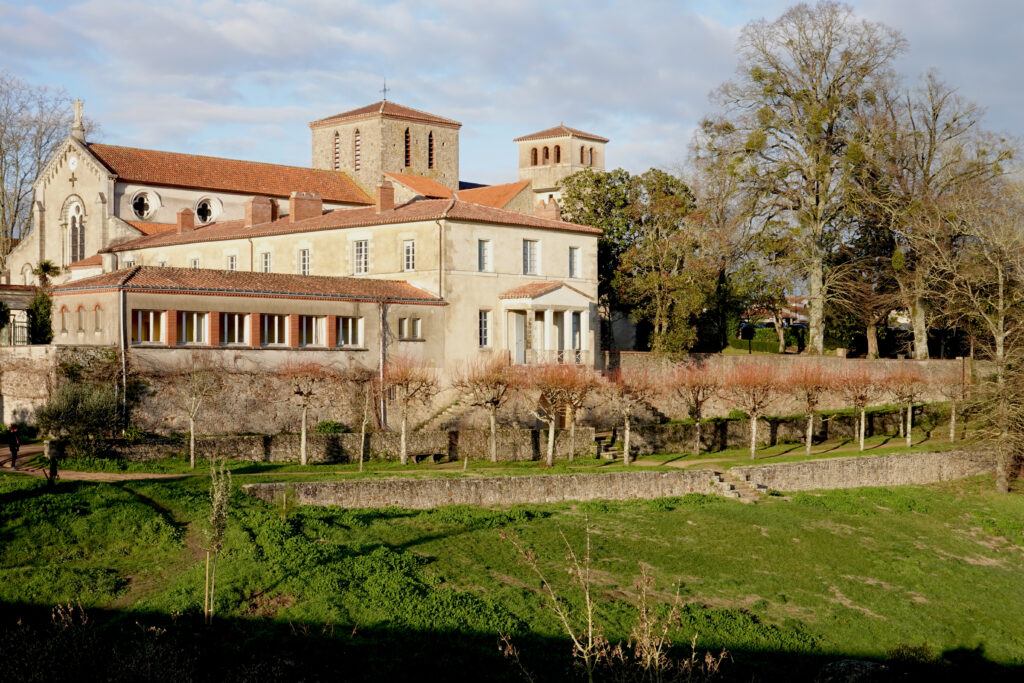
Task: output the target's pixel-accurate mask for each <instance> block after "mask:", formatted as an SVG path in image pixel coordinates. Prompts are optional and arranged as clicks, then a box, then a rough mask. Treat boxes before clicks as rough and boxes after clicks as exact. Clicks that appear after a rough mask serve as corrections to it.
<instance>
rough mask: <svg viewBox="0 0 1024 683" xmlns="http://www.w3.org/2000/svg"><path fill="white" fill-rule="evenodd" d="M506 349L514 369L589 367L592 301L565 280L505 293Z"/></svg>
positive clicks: (502, 308) (593, 310) (591, 353)
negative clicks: (558, 365) (546, 365)
mask: <svg viewBox="0 0 1024 683" xmlns="http://www.w3.org/2000/svg"><path fill="white" fill-rule="evenodd" d="M499 298H500V300H501V313H502V316H503V319H504V321H505V339H504V344H505V348H506V350H507V351H508V353H509V357H510V359H511V361H512V362H513V363H514V364H516V365H536V364H541V363H564V364H573V365H593V350H594V348H595V327H596V326H595V325H594V324H593V321H594V320H595V319H596V309H595V307H596V302H595V301H594V300H593V299H591V298H590V297H588V296H587V295H586V294H584V293H583V292H581V291H580V290H578V289H576V288H574V287H571V286H569V285H566V284H565V283H563V282H557V281H554V282H551V281H549V282H535V283H531V284H528V285H524V286H522V287H517V288H515V289H512V290H509V291H507V292H504V293H503V294H501V296H500V297H499Z"/></svg>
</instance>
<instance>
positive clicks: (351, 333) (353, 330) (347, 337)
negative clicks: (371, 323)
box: [338, 316, 363, 347]
mask: <svg viewBox="0 0 1024 683" xmlns="http://www.w3.org/2000/svg"><path fill="white" fill-rule="evenodd" d="M362 345H363V319H362V318H352V317H344V316H341V317H339V318H338V346H355V347H361V346H362Z"/></svg>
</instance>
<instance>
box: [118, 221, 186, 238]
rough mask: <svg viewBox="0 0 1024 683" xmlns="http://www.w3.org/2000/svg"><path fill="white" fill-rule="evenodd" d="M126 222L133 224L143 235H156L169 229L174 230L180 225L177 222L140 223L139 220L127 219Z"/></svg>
mask: <svg viewBox="0 0 1024 683" xmlns="http://www.w3.org/2000/svg"><path fill="white" fill-rule="evenodd" d="M125 223H127V224H128V225H130V226H132V227H133V228H135V229H136V230H138V231H139V232H141V233H142V234H143V235H156V234H158V233H161V232H167V231H168V230H174V229H175V228H177V227H178V226H177V224H175V223H140V222H139V221H125Z"/></svg>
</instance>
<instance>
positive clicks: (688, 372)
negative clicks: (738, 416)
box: [665, 363, 721, 455]
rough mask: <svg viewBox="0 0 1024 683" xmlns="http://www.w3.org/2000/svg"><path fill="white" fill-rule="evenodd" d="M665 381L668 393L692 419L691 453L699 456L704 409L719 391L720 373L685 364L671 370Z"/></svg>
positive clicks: (701, 366)
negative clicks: (683, 407) (685, 409)
mask: <svg viewBox="0 0 1024 683" xmlns="http://www.w3.org/2000/svg"><path fill="white" fill-rule="evenodd" d="M665 380H666V382H665V386H666V387H667V389H668V391H669V392H670V393H671V394H672V395H673V396H674V397H675V399H676V400H677V401H679V402H680V403H682V404H683V405H684V406H685V407H686V408H687V409H688V411H689V413H690V417H692V418H693V423H694V438H693V452H694V454H696V455H700V452H701V425H702V421H703V418H704V409H705V407H706V405H707V403H708V401H710V400H711V399H713V398H714V397H715V396H717V395H718V392H719V391H720V390H721V378H720V373H719V372H717V371H715V370H712V369H711V368H709V367H708V366H707V365H698V364H697V363H686V364H683V365H677V366H675V367H674V368H672V371H671V372H670V373H669V374H668V376H667V377H666V378H665Z"/></svg>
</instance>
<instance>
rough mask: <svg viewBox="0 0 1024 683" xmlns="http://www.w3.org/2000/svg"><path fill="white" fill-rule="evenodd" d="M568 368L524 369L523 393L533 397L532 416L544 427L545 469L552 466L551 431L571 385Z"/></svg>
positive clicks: (550, 364) (542, 367)
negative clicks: (546, 434)
mask: <svg viewBox="0 0 1024 683" xmlns="http://www.w3.org/2000/svg"><path fill="white" fill-rule="evenodd" d="M570 367H571V366H568V365H559V364H556V363H546V364H544V365H532V366H528V367H526V368H524V369H523V370H522V374H521V380H520V381H521V382H522V385H521V386H522V387H523V390H524V391H526V392H529V393H532V394H533V398H534V414H535V415H536V416H537V419H538V420H540V421H541V422H544V423H545V424H546V425H547V426H548V450H547V459H546V462H547V466H548V467H554V464H555V427H556V425H557V423H558V415H559V413H562V414H564V412H565V407H566V400H567V395H568V390H569V387H570V386H571V384H572V378H571V376H570V374H569V373H570V372H571V370H570Z"/></svg>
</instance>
